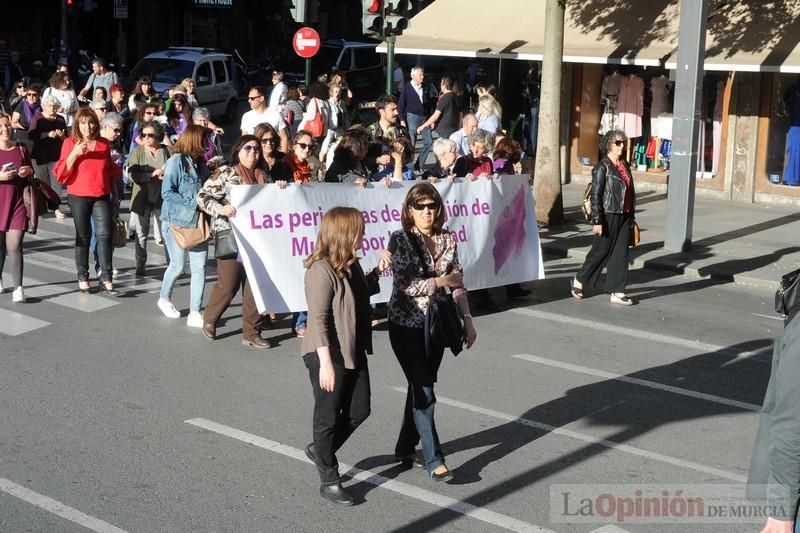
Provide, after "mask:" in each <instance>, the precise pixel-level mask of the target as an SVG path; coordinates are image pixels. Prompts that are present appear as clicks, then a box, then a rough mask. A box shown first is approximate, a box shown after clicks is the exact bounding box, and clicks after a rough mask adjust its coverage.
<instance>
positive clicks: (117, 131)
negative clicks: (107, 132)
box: [111, 128, 122, 133]
mask: <svg viewBox="0 0 800 533" xmlns="http://www.w3.org/2000/svg"><path fill="white" fill-rule="evenodd" d="M111 129H112V130H114V133H122V128H111Z"/></svg>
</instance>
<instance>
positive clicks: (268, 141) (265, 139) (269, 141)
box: [261, 137, 275, 144]
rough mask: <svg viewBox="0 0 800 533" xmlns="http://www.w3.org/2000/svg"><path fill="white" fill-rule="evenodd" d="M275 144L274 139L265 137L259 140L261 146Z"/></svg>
mask: <svg viewBox="0 0 800 533" xmlns="http://www.w3.org/2000/svg"><path fill="white" fill-rule="evenodd" d="M267 143H269V144H275V137H265V138H263V139H261V144H267Z"/></svg>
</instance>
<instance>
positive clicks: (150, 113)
mask: <svg viewBox="0 0 800 533" xmlns="http://www.w3.org/2000/svg"><path fill="white" fill-rule="evenodd" d="M148 115H150V116H152V115H155V112H153V111H147V112H145V114H144V116H148Z"/></svg>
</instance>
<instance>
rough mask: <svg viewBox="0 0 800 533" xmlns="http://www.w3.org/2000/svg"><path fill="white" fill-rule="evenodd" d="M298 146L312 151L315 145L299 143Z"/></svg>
mask: <svg viewBox="0 0 800 533" xmlns="http://www.w3.org/2000/svg"><path fill="white" fill-rule="evenodd" d="M297 146H299V147H300V148H301V149H302V150H311V149H312V148H314V145H313V144H306V143H297Z"/></svg>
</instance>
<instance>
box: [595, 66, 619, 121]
mask: <svg viewBox="0 0 800 533" xmlns="http://www.w3.org/2000/svg"><path fill="white" fill-rule="evenodd" d="M622 80H623V77H622V76H620V75H619V74H617V73H616V72H614V73H613V74H609V75H608V76H606V77H605V78H603V86H602V89H601V90H600V99H601V101H604V102H605V104H606V105H605V109H604V110H603V116H602V117H600V134H601V135H602V134H604V133H606V132H609V131H611V130H615V129H619V116H618V114H617V105H618V100H619V88H620V84H621V83H622Z"/></svg>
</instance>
